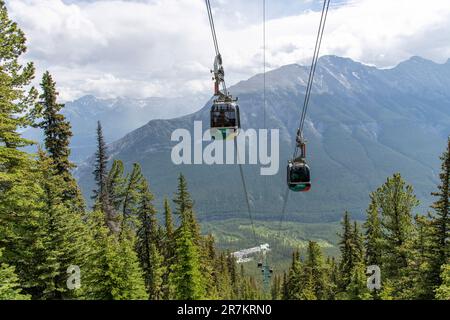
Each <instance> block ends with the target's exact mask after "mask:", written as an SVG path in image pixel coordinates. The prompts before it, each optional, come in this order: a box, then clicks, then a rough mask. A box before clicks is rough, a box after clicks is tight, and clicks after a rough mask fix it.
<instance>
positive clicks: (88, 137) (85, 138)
mask: <svg viewBox="0 0 450 320" xmlns="http://www.w3.org/2000/svg"><path fill="white" fill-rule="evenodd" d="M207 99H208V98H205V97H201V96H200V97H188V98H147V99H131V98H117V99H98V98H96V97H94V96H84V97H82V98H80V99H77V100H75V101H72V102H68V103H66V105H65V108H64V109H63V114H64V115H65V116H66V117H67V119H68V120H69V121H70V123H71V125H72V131H73V134H74V136H73V138H72V141H71V148H72V155H71V159H72V160H73V161H75V162H81V161H83V160H85V159H86V158H88V157H89V156H90V155H92V154H93V153H94V152H95V132H96V127H97V121H98V120H100V121H101V122H102V123H103V126H104V135H105V138H106V141H108V142H112V141H115V140H117V139H120V138H122V137H123V136H124V135H125V134H127V133H128V132H130V131H132V130H134V129H136V128H139V127H141V126H143V125H144V124H146V123H147V122H148V121H149V120H151V119H170V118H173V117H177V116H180V115H182V114H188V113H191V112H193V111H195V110H198V109H199V108H200V107H199V106H200V105H201V104H203V103H204V102H205V101H206V100H207ZM24 135H25V137H27V138H29V139H32V140H35V141H42V133H41V132H40V130H36V129H29V130H27V131H26V132H25V133H24Z"/></svg>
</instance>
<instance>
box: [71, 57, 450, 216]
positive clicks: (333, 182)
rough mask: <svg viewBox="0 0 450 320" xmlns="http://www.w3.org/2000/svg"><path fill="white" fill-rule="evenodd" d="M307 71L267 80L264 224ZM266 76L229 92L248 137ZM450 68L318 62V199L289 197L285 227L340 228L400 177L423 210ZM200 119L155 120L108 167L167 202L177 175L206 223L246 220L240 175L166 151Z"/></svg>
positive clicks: (415, 62) (276, 196) (83, 178)
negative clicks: (270, 148)
mask: <svg viewBox="0 0 450 320" xmlns="http://www.w3.org/2000/svg"><path fill="white" fill-rule="evenodd" d="M307 76H308V68H307V67H303V66H299V65H289V66H285V67H282V68H279V69H277V70H274V71H271V72H269V73H268V74H267V125H268V127H269V128H279V129H280V140H281V141H280V142H281V146H280V148H281V159H280V162H281V165H280V171H279V173H278V175H276V176H272V177H262V176H260V175H259V166H245V168H244V171H245V175H246V178H247V185H248V188H249V192H250V197H251V204H252V209H253V210H254V211H255V213H256V216H257V217H258V218H265V219H269V218H278V217H279V213H280V211H281V208H282V202H283V195H284V194H285V189H286V187H285V174H286V173H285V165H286V161H287V159H288V158H289V157H290V156H291V154H292V151H293V140H294V134H295V132H296V127H297V126H298V121H299V115H300V105H301V104H302V102H303V98H304V92H305V87H306V80H307ZM262 80H263V77H262V75H257V76H255V77H252V78H251V79H249V80H248V81H244V82H241V83H239V84H237V85H236V86H234V87H232V88H231V92H232V93H233V95H235V96H239V103H240V106H241V116H242V124H243V127H244V128H261V127H262V126H263V100H262V92H263V81H262ZM449 88H450V62H447V63H446V64H435V63H433V62H430V61H427V60H424V59H421V58H418V57H414V58H411V59H410V60H408V61H406V62H404V63H402V64H400V65H399V66H397V67H396V68H393V69H388V70H379V69H376V68H373V67H368V66H365V65H362V64H359V63H356V62H354V61H352V60H350V59H344V58H339V57H334V56H326V57H323V58H321V59H320V62H319V66H318V70H317V77H316V81H315V86H314V88H313V96H312V99H311V104H310V109H309V114H308V118H307V125H306V137H307V139H308V141H309V143H308V155H309V161H310V165H311V168H312V175H313V183H314V184H313V190H312V191H311V192H310V193H308V194H292V193H291V194H290V196H289V202H288V207H287V211H288V216H287V218H288V219H291V220H300V221H335V220H337V219H338V218H339V217H340V216H341V215H342V211H343V210H345V209H350V210H351V211H353V212H354V214H355V215H358V214H362V213H363V210H364V209H365V207H366V206H367V201H368V194H369V192H370V191H373V190H374V189H375V188H376V187H377V186H378V185H380V184H381V183H382V182H383V181H384V180H385V179H386V177H387V176H388V175H391V174H392V173H394V172H401V173H402V174H403V175H404V177H405V178H406V179H407V180H408V181H409V182H410V183H412V184H413V185H414V186H415V188H416V193H417V195H418V196H419V198H420V199H421V200H422V201H423V203H424V206H426V205H428V203H429V202H430V200H431V197H430V195H429V194H430V192H431V191H432V190H433V189H434V188H435V184H436V182H437V173H438V170H439V155H440V154H441V152H442V150H443V149H444V146H445V141H446V137H447V136H448V134H449V133H450V90H448V89H449ZM194 120H201V121H203V124H204V129H206V128H207V126H208V124H209V104H207V105H206V106H205V107H204V108H203V109H201V110H200V111H198V112H196V113H194V114H192V115H188V116H184V117H182V118H177V119H172V120H153V121H150V122H149V123H148V124H147V125H145V126H143V127H141V128H139V129H137V130H135V131H133V132H131V133H129V134H128V135H126V136H125V137H123V138H122V139H120V140H118V141H116V142H115V143H113V144H112V145H111V146H110V150H111V153H112V158H119V159H122V160H124V161H125V162H126V164H127V165H128V166H130V165H131V164H132V163H133V162H140V163H141V165H142V167H143V170H144V173H145V175H146V176H147V177H148V178H149V180H150V183H151V185H152V188H153V190H154V191H155V193H156V194H157V195H158V196H159V199H161V196H162V195H172V193H173V191H174V189H175V184H176V176H177V175H178V174H179V172H183V173H184V174H185V175H186V176H187V177H188V181H189V183H190V189H191V191H192V194H193V197H194V199H195V201H196V206H197V208H198V211H199V212H200V214H199V215H200V217H201V218H203V219H207V220H208V219H223V218H228V217H243V216H244V217H245V216H246V213H245V208H246V206H245V201H244V199H245V198H244V194H243V192H242V184H241V180H240V176H239V169H238V167H237V166H206V165H203V166H199V165H191V166H189V165H183V166H175V165H173V164H172V162H171V158H170V152H171V148H172V146H174V145H175V144H176V143H175V142H171V141H170V136H171V133H172V131H173V130H175V129H177V128H186V129H189V130H191V132H192V127H193V122H194ZM91 171H92V169H91V168H90V165H89V164H88V163H86V164H84V165H83V166H81V167H80V169H79V170H78V172H77V175H78V176H79V178H80V182H81V184H82V186H83V188H84V190H85V192H89V191H90V190H91V186H92V177H91V174H90V172H91Z"/></svg>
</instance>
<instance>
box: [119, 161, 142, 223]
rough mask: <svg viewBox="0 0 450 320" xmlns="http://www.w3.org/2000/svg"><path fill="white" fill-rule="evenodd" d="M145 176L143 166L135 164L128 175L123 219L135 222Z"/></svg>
mask: <svg viewBox="0 0 450 320" xmlns="http://www.w3.org/2000/svg"><path fill="white" fill-rule="evenodd" d="M143 179H144V177H143V175H142V172H141V166H140V165H139V164H137V163H135V164H133V170H132V171H131V174H130V175H129V176H128V179H127V182H126V186H125V193H124V199H123V204H122V216H123V217H122V221H123V222H126V221H127V220H129V222H130V223H131V224H133V222H134V221H133V220H134V218H135V216H136V211H137V207H138V205H139V201H140V199H139V196H140V186H141V185H142V181H143Z"/></svg>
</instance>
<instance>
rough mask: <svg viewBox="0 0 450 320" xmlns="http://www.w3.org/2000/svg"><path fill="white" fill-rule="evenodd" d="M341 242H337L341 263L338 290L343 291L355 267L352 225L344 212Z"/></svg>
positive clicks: (348, 216)
mask: <svg viewBox="0 0 450 320" xmlns="http://www.w3.org/2000/svg"><path fill="white" fill-rule="evenodd" d="M339 236H340V238H341V240H340V242H339V248H340V251H341V262H340V266H339V269H340V273H341V274H340V280H341V281H340V284H339V290H340V291H345V290H346V288H347V286H348V284H349V283H350V277H351V274H352V270H353V268H354V267H355V261H354V257H355V246H354V237H353V229H352V223H351V221H350V215H349V213H348V212H345V214H344V219H343V221H342V234H341V235H339Z"/></svg>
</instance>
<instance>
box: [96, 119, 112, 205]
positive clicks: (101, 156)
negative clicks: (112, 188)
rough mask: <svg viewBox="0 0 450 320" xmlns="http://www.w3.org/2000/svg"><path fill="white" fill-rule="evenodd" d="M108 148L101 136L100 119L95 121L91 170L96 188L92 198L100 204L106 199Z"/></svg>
mask: <svg viewBox="0 0 450 320" xmlns="http://www.w3.org/2000/svg"><path fill="white" fill-rule="evenodd" d="M107 167H108V148H107V146H106V143H105V138H104V137H103V129H102V124H101V123H100V121H98V122H97V151H96V153H95V168H94V171H93V174H94V179H95V183H96V189H94V190H93V193H94V194H93V196H92V199H94V200H96V201H99V203H100V205H101V206H105V205H106V204H105V203H104V202H105V201H106V199H107V197H106V195H107V188H106V181H107V176H108V169H107Z"/></svg>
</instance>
